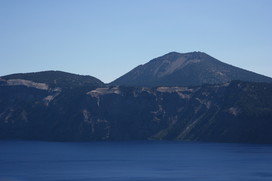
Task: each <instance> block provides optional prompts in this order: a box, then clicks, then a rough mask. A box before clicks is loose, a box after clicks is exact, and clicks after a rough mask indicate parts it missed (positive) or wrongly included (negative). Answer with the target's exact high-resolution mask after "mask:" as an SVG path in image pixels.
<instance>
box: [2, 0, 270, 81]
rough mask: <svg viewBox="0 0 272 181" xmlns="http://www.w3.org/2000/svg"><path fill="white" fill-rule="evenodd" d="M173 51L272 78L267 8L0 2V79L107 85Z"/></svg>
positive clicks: (81, 0) (185, 0)
mask: <svg viewBox="0 0 272 181" xmlns="http://www.w3.org/2000/svg"><path fill="white" fill-rule="evenodd" d="M172 51H176V52H180V53H186V52H193V51H201V52H205V53H207V54H209V55H211V56H213V57H215V58H217V59H219V60H221V61H223V62H225V63H228V64H231V65H234V66H237V67H240V68H244V69H247V70H250V71H253V72H256V73H260V74H263V75H266V76H269V77H272V1H271V0H220V1H219V0H137V1H136V0H135V1H132V0H0V76H2V75H8V74H13V73H26V72H37V71H45V70H61V71H66V72H71V73H76V74H81V75H91V76H94V77H96V78H99V79H100V80H102V81H103V82H105V83H109V82H111V81H113V80H115V79H116V78H118V77H119V76H121V75H123V74H125V73H127V72H128V71H130V70H131V69H133V68H134V67H136V66H138V65H140V64H144V63H147V62H148V61H150V60H151V59H153V58H156V57H159V56H162V55H164V54H166V53H168V52H172Z"/></svg>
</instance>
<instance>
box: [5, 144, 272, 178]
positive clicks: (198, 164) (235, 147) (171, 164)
mask: <svg viewBox="0 0 272 181" xmlns="http://www.w3.org/2000/svg"><path fill="white" fill-rule="evenodd" d="M235 180H237V181H262V180H272V145H248V144H219V143H183V142H159V141H143V142H137V141H136V142H135V141H134V142H90V143H67V142H66V143H59V142H32V141H0V181H235Z"/></svg>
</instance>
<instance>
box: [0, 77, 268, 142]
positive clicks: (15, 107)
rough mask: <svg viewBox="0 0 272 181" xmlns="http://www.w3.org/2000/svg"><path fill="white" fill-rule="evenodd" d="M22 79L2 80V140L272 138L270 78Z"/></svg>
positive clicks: (0, 123)
mask: <svg viewBox="0 0 272 181" xmlns="http://www.w3.org/2000/svg"><path fill="white" fill-rule="evenodd" d="M16 81H17V82H16ZM16 81H14V79H13V80H12V79H3V78H2V79H1V80H0V138H1V139H36V140H54V141H90V140H135V139H159V140H161V139H164V140H190V141H220V142H250V143H272V132H271V131H270V128H271V127H272V95H271V92H272V84H268V83H249V82H242V81H233V82H231V83H225V84H219V85H203V86H197V87H157V88H136V87H122V86H117V87H116V86H111V87H104V85H102V86H92V87H88V86H73V87H72V88H71V87H70V88H62V87H57V86H52V85H50V84H46V83H41V82H34V81H30V80H20V81H19V83H18V80H16Z"/></svg>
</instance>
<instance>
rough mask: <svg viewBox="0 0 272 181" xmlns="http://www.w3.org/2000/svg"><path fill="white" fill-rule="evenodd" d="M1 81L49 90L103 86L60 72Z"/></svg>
mask: <svg viewBox="0 0 272 181" xmlns="http://www.w3.org/2000/svg"><path fill="white" fill-rule="evenodd" d="M1 79H2V80H7V81H8V83H9V84H12V83H14V84H15V82H17V84H20V80H22V81H24V82H29V81H31V82H35V83H43V84H46V86H48V87H50V88H56V87H58V88H61V89H71V88H74V87H82V86H89V87H103V86H105V85H104V83H103V82H102V81H100V80H99V79H97V78H95V77H92V76H88V75H86V76H83V75H77V74H71V73H67V72H62V71H43V72H33V73H20V74H12V75H7V76H3V77H1Z"/></svg>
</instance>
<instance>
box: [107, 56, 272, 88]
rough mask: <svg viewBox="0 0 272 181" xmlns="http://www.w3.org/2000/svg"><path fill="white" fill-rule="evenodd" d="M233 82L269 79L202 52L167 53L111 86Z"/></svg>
mask: <svg viewBox="0 0 272 181" xmlns="http://www.w3.org/2000/svg"><path fill="white" fill-rule="evenodd" d="M232 80H241V81H251V82H272V78H269V77H266V76H263V75H260V74H257V73H254V72H250V71H247V70H244V69H241V68H238V67H234V66H232V65H229V64H226V63H223V62H221V61H219V60H217V59H215V58H213V57H211V56H210V55H208V54H206V53H203V52H190V53H177V52H170V53H168V54H166V55H163V56H161V57H158V58H155V59H153V60H151V61H149V62H148V63H146V64H144V65H139V66H138V67H136V68H134V69H133V70H131V71H130V72H128V73H126V74H125V75H123V76H121V77H120V78H118V79H116V80H115V81H113V82H111V83H110V84H111V85H124V86H146V87H156V86H198V85H203V84H220V83H225V82H230V81H232Z"/></svg>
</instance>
